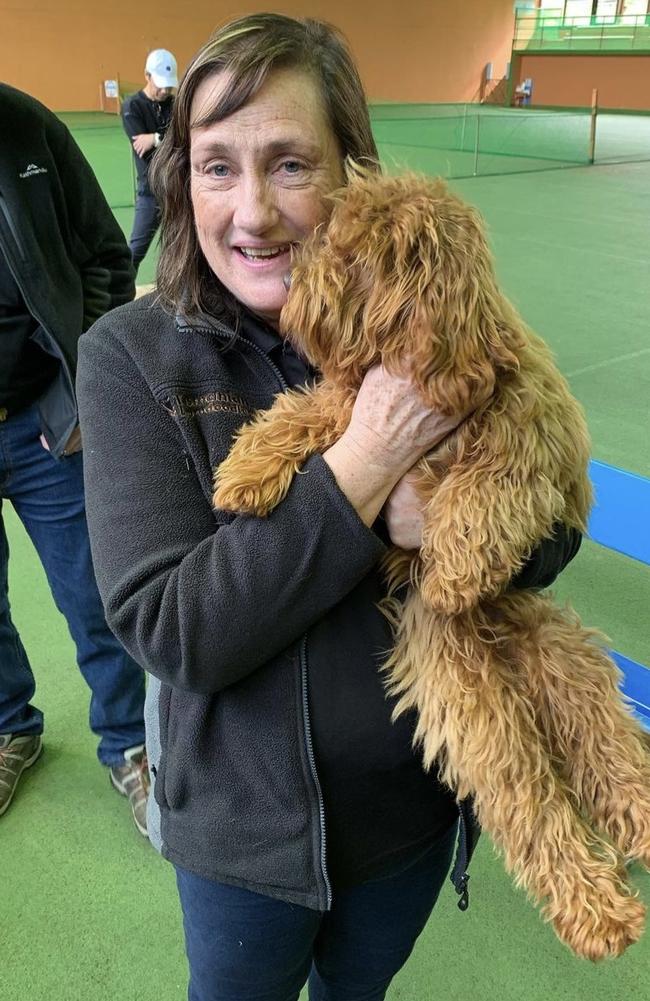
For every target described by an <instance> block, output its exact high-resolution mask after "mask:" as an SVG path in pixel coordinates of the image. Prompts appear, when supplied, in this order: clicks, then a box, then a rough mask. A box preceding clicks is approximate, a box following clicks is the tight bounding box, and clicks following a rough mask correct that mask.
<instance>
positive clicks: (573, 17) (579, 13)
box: [564, 0, 593, 28]
mask: <svg viewBox="0 0 650 1001" xmlns="http://www.w3.org/2000/svg"><path fill="white" fill-rule="evenodd" d="M592 6H593V4H592V0H567V3H566V11H565V14H564V23H565V24H573V25H575V27H576V28H588V27H589V24H590V23H591V8H592Z"/></svg>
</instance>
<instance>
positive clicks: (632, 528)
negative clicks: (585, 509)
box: [588, 460, 650, 730]
mask: <svg viewBox="0 0 650 1001" xmlns="http://www.w3.org/2000/svg"><path fill="white" fill-rule="evenodd" d="M590 474H591V479H592V482H593V485H594V494H595V503H594V509H593V511H592V513H591V518H590V520H589V528H588V536H589V538H590V539H592V540H593V541H594V542H597V543H598V544H599V545H601V546H605V548H606V549H614V550H615V551H616V552H618V553H622V554H623V555H624V556H631V557H632V559H635V560H639V562H641V563H645V564H648V565H650V480H648V479H645V478H644V477H643V476H636V475H635V474H634V473H628V472H627V471H626V470H624V469H617V468H616V467H615V466H608V465H607V463H605V462H596V461H595V460H594V461H592V462H591V464H590ZM648 628H649V630H650V615H649V616H648ZM612 653H613V656H614V659H615V660H616V662H617V664H618V665H619V667H620V668H621V670H622V671H623V675H624V679H623V691H624V693H625V695H626V696H627V697H628V699H629V700H630V702H631V703H632V705H633V707H634V711H635V712H636V714H637V716H638V717H639V719H640V720H641V722H642V723H643V725H644V726H645V727H646V728H647V729H648V730H650V670H648V668H647V667H644V666H643V665H642V664H637V663H636V661H633V660H630V659H629V657H625V656H623V654H620V653H617V652H616V651H612Z"/></svg>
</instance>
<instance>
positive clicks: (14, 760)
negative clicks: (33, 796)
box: [0, 733, 43, 816]
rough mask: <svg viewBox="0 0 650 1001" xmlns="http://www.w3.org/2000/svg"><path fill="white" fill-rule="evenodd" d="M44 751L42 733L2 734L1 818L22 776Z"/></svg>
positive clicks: (0, 763)
mask: <svg viewBox="0 0 650 1001" xmlns="http://www.w3.org/2000/svg"><path fill="white" fill-rule="evenodd" d="M42 750H43V738H42V737H41V735H40V733H28V734H25V735H24V736H20V735H16V736H15V737H14V736H13V735H12V734H11V733H2V734H0V816H2V814H3V813H4V812H5V810H7V809H8V808H9V804H10V803H11V801H12V799H13V798H14V793H15V791H16V789H17V787H18V782H19V781H20V776H21V775H22V774H23V772H24V771H25V769H26V768H29V766H30V765H33V764H34V762H35V761H36V759H37V758H38V756H39V754H40V753H41V751H42Z"/></svg>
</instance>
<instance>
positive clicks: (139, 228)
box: [129, 194, 160, 271]
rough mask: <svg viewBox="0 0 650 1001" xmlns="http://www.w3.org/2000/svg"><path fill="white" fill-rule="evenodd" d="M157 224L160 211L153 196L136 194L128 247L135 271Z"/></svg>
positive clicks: (147, 248) (148, 245)
mask: <svg viewBox="0 0 650 1001" xmlns="http://www.w3.org/2000/svg"><path fill="white" fill-rule="evenodd" d="M159 222H160V209H159V208H158V205H157V204H156V199H155V198H154V196H153V195H141V194H137V195H136V196H135V216H134V218H133V229H132V230H131V239H130V240H129V247H130V248H131V255H132V257H133V264H134V265H135V270H136V271H137V270H138V267H139V266H140V261H142V260H143V258H144V257H145V255H146V253H147V251H148V250H149V247H150V245H151V241H152V240H153V238H154V236H155V234H156V230H157V229H158V223H159Z"/></svg>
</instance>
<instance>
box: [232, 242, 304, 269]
mask: <svg viewBox="0 0 650 1001" xmlns="http://www.w3.org/2000/svg"><path fill="white" fill-rule="evenodd" d="M237 250H238V251H239V253H240V254H241V255H242V257H244V258H245V259H246V260H247V261H250V262H251V263H253V264H265V263H267V262H268V261H272V260H274V259H275V258H276V257H282V256H283V255H284V254H288V253H289V251H290V250H291V244H290V243H284V244H282V246H279V247H237Z"/></svg>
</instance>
